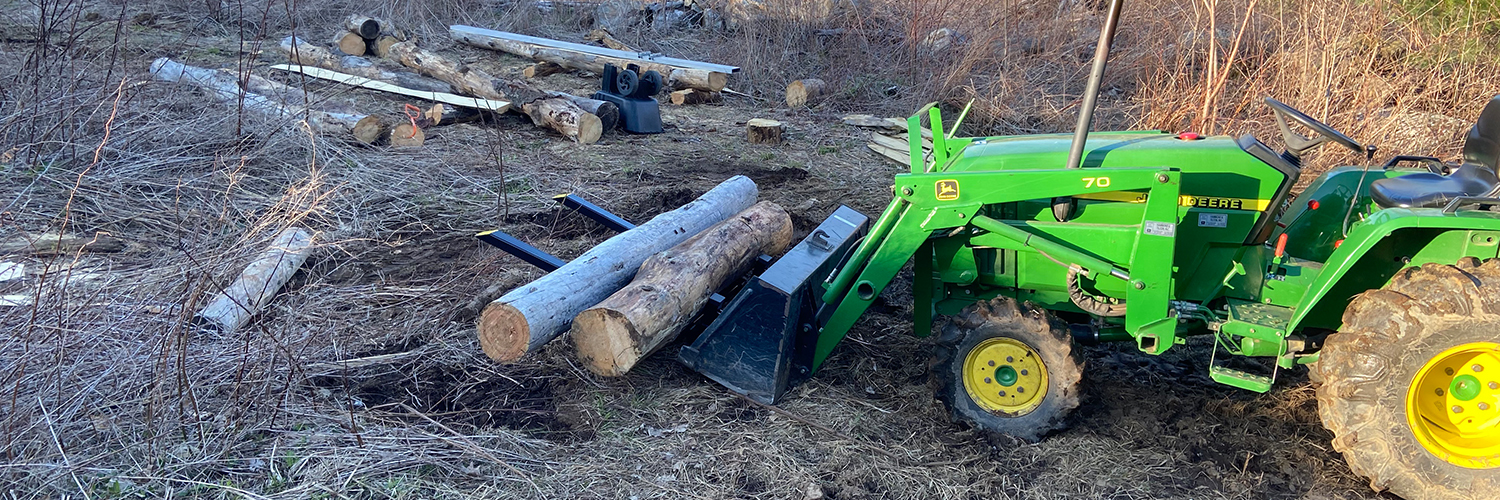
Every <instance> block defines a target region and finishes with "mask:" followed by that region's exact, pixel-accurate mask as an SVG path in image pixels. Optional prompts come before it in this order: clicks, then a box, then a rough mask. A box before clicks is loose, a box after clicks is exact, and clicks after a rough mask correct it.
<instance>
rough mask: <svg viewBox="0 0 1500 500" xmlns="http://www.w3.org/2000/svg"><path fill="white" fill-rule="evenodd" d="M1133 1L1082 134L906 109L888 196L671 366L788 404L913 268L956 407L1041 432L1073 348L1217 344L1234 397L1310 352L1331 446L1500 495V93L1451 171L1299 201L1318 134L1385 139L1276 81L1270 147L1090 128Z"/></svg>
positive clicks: (1349, 172)
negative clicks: (958, 122) (1283, 93)
mask: <svg viewBox="0 0 1500 500" xmlns="http://www.w3.org/2000/svg"><path fill="white" fill-rule="evenodd" d="M1119 8H1120V6H1119V0H1114V1H1113V2H1112V3H1111V6H1110V15H1109V18H1108V21H1107V22H1106V29H1104V30H1103V31H1102V35H1101V38H1102V39H1101V43H1100V50H1099V52H1098V54H1097V56H1096V61H1095V66H1094V73H1093V75H1092V77H1091V81H1090V84H1089V89H1090V90H1089V93H1090V94H1089V95H1087V96H1085V97H1086V100H1085V103H1084V109H1083V110H1082V111H1081V112H1080V113H1081V114H1082V116H1081V117H1080V120H1079V122H1080V123H1079V127H1078V130H1077V131H1076V133H1075V134H1072V136H1073V137H1072V138H1071V139H1070V137H1069V135H1064V134H1054V135H1036V136H1017V137H972V138H953V137H948V136H947V134H945V133H944V132H943V126H944V124H943V121H942V118H941V116H940V114H939V113H938V111H937V110H936V109H934V110H931V112H930V114H929V116H928V118H929V123H930V125H931V130H932V142H933V144H932V151H931V153H930V155H931V156H930V157H924V156H925V155H924V152H923V149H922V137H921V136H920V135H918V132H919V131H920V129H921V127H920V125H921V124H920V122H919V120H918V118H919V117H916V116H914V117H912V118H911V119H910V120H909V127H908V130H909V131H910V134H911V137H910V142H911V160H912V161H911V172H910V173H905V174H900V175H897V176H895V182H894V186H893V188H892V189H893V196H894V199H893V200H892V201H891V203H890V205H889V206H887V207H886V208H885V210H884V211H883V212H882V213H881V214H880V215H879V216H878V217H876V218H875V219H874V220H873V221H869V220H867V219H866V218H865V216H863V215H861V214H859V213H858V212H855V211H853V210H850V209H847V208H841V209H840V210H839V211H837V212H835V214H834V215H833V216H832V217H830V218H829V219H828V220H827V221H825V222H824V223H823V224H822V225H821V226H819V227H818V228H817V230H815V231H814V232H813V233H812V235H811V236H810V237H809V238H807V239H806V240H805V241H803V242H801V243H800V244H798V245H797V246H796V247H795V248H794V249H793V250H792V251H790V252H789V253H788V254H787V255H786V256H784V257H782V258H781V259H780V260H778V261H777V262H775V263H773V264H772V265H771V267H770V268H768V269H767V270H766V272H765V273H763V274H761V275H760V276H758V277H756V278H754V279H752V280H751V282H750V283H749V284H747V285H745V287H744V288H743V291H741V292H740V293H739V294H738V295H737V296H736V297H734V299H732V300H731V301H730V302H729V304H728V305H727V306H726V307H725V308H724V310H723V313H722V314H720V315H719V316H718V317H717V319H716V320H714V322H713V323H712V324H710V325H709V326H708V327H707V328H706V329H705V330H704V332H703V333H702V334H701V335H700V336H699V337H698V339H697V340H696V341H694V342H693V343H692V345H689V346H686V347H684V348H683V349H682V352H681V353H680V354H679V359H680V360H682V361H683V362H684V363H686V364H687V365H688V366H690V367H693V368H694V369H696V370H698V371H699V372H701V373H703V374H705V375H706V376H708V377H710V378H712V379H714V380H716V381H718V382H720V383H722V384H723V385H725V386H727V387H729V388H731V389H733V390H735V391H737V392H741V393H744V394H747V395H748V396H750V397H752V398H755V399H757V400H760V401H763V402H768V403H769V402H774V401H776V400H777V398H779V397H781V396H782V395H783V394H784V393H785V392H786V391H787V389H788V388H789V387H791V386H793V385H795V384H797V383H798V382H800V381H802V380H806V379H807V378H808V377H811V376H812V375H813V374H814V373H816V372H817V370H818V369H819V367H821V366H822V365H823V363H824V362H825V361H826V360H827V359H828V357H829V355H830V354H831V353H832V352H833V350H834V349H835V347H836V346H837V345H838V343H839V341H840V340H841V339H843V338H844V336H845V334H846V333H847V332H848V331H849V329H850V327H852V326H853V325H854V324H855V322H856V320H857V319H858V318H859V317H860V315H861V314H863V313H864V311H865V310H866V309H867V308H869V307H870V305H871V304H872V302H873V301H874V300H875V298H876V296H878V295H879V294H880V293H881V291H882V290H884V289H885V287H886V286H887V285H888V284H889V283H890V282H891V280H892V279H893V278H894V277H895V276H896V274H897V273H898V272H899V271H900V270H901V269H902V268H903V267H904V266H905V265H906V263H907V262H908V261H911V262H913V267H914V271H915V273H914V286H913V295H914V297H915V302H916V304H915V307H914V311H915V313H914V317H913V318H912V320H913V321H912V322H913V327H914V331H913V332H912V333H913V334H914V335H916V336H919V337H927V336H932V335H933V333H935V332H933V331H932V328H933V325H934V321H935V319H936V318H937V317H939V316H945V317H947V319H946V320H944V321H941V324H943V325H944V326H943V327H942V329H941V331H940V332H936V333H938V334H937V335H936V339H935V342H934V344H935V350H936V352H937V356H938V358H939V361H940V362H939V363H938V364H937V370H936V371H935V373H934V374H933V375H934V377H935V378H936V379H937V380H938V382H939V385H940V386H941V389H940V391H939V394H938V397H939V398H940V399H942V400H943V401H944V402H945V403H946V404H947V405H948V406H949V408H950V409H951V410H952V414H953V415H954V416H955V417H956V418H958V419H961V420H964V421H967V422H970V423H973V424H975V425H977V426H979V427H982V428H984V429H988V430H991V431H996V432H1001V433H1005V434H1009V435H1012V436H1016V437H1019V438H1023V439H1028V440H1037V439H1040V438H1041V437H1043V436H1044V435H1045V434H1046V433H1048V432H1050V431H1052V430H1055V429H1057V428H1059V427H1060V426H1061V425H1062V424H1063V422H1064V417H1065V416H1066V415H1067V414H1068V413H1069V412H1070V411H1071V410H1073V409H1074V408H1075V407H1077V405H1078V404H1079V400H1078V393H1079V391H1078V384H1079V382H1080V380H1081V379H1082V377H1081V373H1082V370H1083V365H1082V363H1081V362H1080V361H1079V359H1080V358H1079V355H1078V350H1079V347H1078V346H1079V345H1080V344H1088V343H1094V342H1102V341H1124V342H1133V343H1134V344H1135V345H1136V347H1137V348H1138V349H1140V351H1141V352H1143V353H1145V354H1147V355H1155V354H1161V353H1164V352H1166V351H1168V350H1169V349H1172V348H1173V347H1174V346H1177V345H1182V344H1184V343H1185V342H1186V341H1187V339H1188V337H1191V336H1204V337H1208V338H1209V339H1210V340H1209V343H1210V344H1211V345H1212V346H1213V349H1212V354H1210V355H1209V356H1208V359H1205V360H1204V362H1205V363H1206V364H1207V365H1208V373H1209V374H1210V376H1211V378H1212V379H1213V380H1215V381H1218V382H1220V383H1223V384H1227V385H1230V386H1234V387H1238V388H1241V389H1246V390H1251V391H1257V392H1266V391H1268V390H1269V389H1270V388H1271V387H1272V385H1273V382H1274V381H1275V379H1276V377H1277V376H1278V375H1279V374H1280V373H1281V371H1282V370H1288V369H1292V368H1294V367H1296V366H1298V365H1311V370H1312V371H1311V373H1312V378H1313V379H1314V380H1315V381H1321V385H1319V386H1318V389H1317V396H1318V403H1319V412H1320V414H1321V417H1322V419H1323V422H1324V424H1325V425H1326V426H1327V427H1328V428H1329V429H1330V430H1331V431H1332V432H1333V434H1334V436H1335V438H1334V442H1333V445H1334V448H1335V449H1336V450H1338V451H1340V452H1342V453H1343V454H1344V455H1345V457H1346V458H1347V460H1348V461H1349V464H1350V466H1351V468H1352V469H1353V470H1354V471H1355V472H1357V473H1359V474H1362V475H1364V476H1365V477H1367V478H1369V480H1370V482H1371V485H1372V486H1373V487H1375V488H1376V489H1382V490H1384V489H1388V490H1390V491H1392V492H1394V493H1396V494H1398V495H1401V496H1403V497H1405V498H1408V499H1413V500H1415V499H1424V498H1474V499H1477V498H1497V495H1500V259H1497V258H1496V257H1497V255H1500V213H1497V211H1496V207H1500V198H1497V196H1500V182H1497V178H1496V168H1497V163H1496V162H1497V157H1500V96H1497V97H1496V98H1495V99H1494V100H1492V101H1490V103H1489V105H1488V106H1486V107H1485V108H1484V110H1483V112H1482V113H1481V115H1480V117H1479V120H1478V122H1477V123H1476V124H1475V125H1474V127H1473V128H1472V129H1471V130H1470V132H1469V135H1468V140H1467V142H1466V144H1465V147H1464V156H1463V162H1461V163H1460V164H1457V165H1452V164H1445V163H1443V162H1441V161H1439V160H1437V159H1435V158H1424V157H1409V156H1396V157H1394V158H1392V159H1391V161H1389V162H1387V163H1386V164H1384V165H1382V166H1372V165H1364V166H1348V167H1339V168H1334V169H1332V170H1330V171H1328V172H1327V173H1325V174H1323V175H1321V176H1319V177H1318V178H1317V179H1315V180H1313V181H1312V182H1311V184H1310V185H1308V187H1307V188H1306V189H1305V190H1303V191H1302V192H1301V193H1300V194H1298V195H1296V196H1293V193H1292V189H1293V186H1295V185H1297V183H1298V180H1299V177H1300V176H1301V173H1302V158H1303V157H1304V156H1305V155H1306V153H1308V152H1309V151H1310V150H1312V149H1314V148H1317V147H1319V146H1321V145H1324V144H1326V143H1333V144H1335V145H1337V146H1339V147H1344V148H1348V149H1350V150H1352V151H1354V152H1357V153H1360V154H1363V155H1365V157H1366V159H1367V160H1372V159H1373V157H1374V155H1375V153H1376V150H1375V148H1374V147H1373V146H1371V147H1366V146H1364V145H1362V144H1361V143H1359V142H1357V141H1355V140H1353V139H1350V138H1349V137H1348V136H1345V135H1344V134H1342V133H1340V132H1338V131H1337V130H1335V129H1333V128H1332V127H1329V126H1328V125H1326V124H1323V123H1322V122H1319V121H1318V120H1315V119H1313V118H1311V117H1309V116H1307V115H1305V114H1303V113H1301V112H1299V111H1297V110H1296V109H1294V108H1292V107H1291V106H1288V105H1286V104H1283V103H1281V102H1279V101H1276V100H1274V99H1270V98H1267V99H1266V100H1265V102H1266V104H1267V105H1268V106H1270V107H1271V109H1272V110H1273V111H1274V113H1275V117H1276V120H1277V123H1278V125H1279V128H1280V131H1281V134H1282V143H1283V144H1284V149H1283V150H1282V151H1280V152H1277V151H1275V150H1273V149H1272V148H1271V147H1269V146H1267V145H1265V144H1264V143H1262V142H1261V141H1260V140H1259V139H1257V138H1256V137H1254V136H1252V135H1248V134H1247V135H1244V136H1241V137H1238V138H1235V137H1230V136H1211V137H1200V136H1197V135H1195V134H1190V133H1183V134H1169V133H1165V132H1160V131H1125V132H1100V133H1092V134H1089V133H1087V132H1088V129H1089V116H1090V115H1091V114H1092V108H1093V99H1092V97H1093V94H1094V93H1096V92H1097V89H1098V80H1099V78H1100V76H1101V75H1102V72H1103V70H1104V60H1105V57H1106V55H1107V52H1108V46H1109V42H1110V40H1109V38H1110V37H1111V36H1112V34H1113V32H1114V24H1115V21H1116V19H1118V13H1119ZM1294 127H1295V128H1296V129H1297V130H1306V131H1310V133H1311V134H1310V135H1311V136H1310V137H1309V136H1306V135H1303V133H1305V132H1301V133H1299V132H1296V131H1294ZM927 165H931V167H928V166H927ZM1231 362H1232V363H1231ZM1231 365H1233V366H1231ZM1254 367H1259V368H1258V369H1257V368H1254Z"/></svg>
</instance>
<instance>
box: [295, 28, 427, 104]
mask: <svg viewBox="0 0 1500 500" xmlns="http://www.w3.org/2000/svg"><path fill="white" fill-rule="evenodd" d="M280 48H281V52H282V53H285V54H286V55H287V59H288V60H290V61H291V62H293V63H296V64H300V65H303V66H311V67H316V68H323V69H327V70H333V71H338V72H340V73H347V74H350V75H354V76H358V77H362V78H368V79H371V80H376V81H382V82H387V83H392V84H395V85H397V86H400V87H406V88H409V89H412V90H421V91H424V92H452V91H453V86H451V85H448V84H447V83H443V82H441V81H438V80H434V79H432V78H427V77H424V76H421V75H417V74H415V73H411V72H407V71H388V70H384V69H381V68H379V67H376V66H375V63H372V62H370V60H368V59H365V58H363V57H354V56H344V57H339V56H335V55H333V53H332V52H329V51H328V50H327V49H324V48H322V47H318V46H316V45H313V44H310V43H307V41H306V40H302V39H299V38H295V37H286V38H283V39H282V40H281V45H280Z"/></svg>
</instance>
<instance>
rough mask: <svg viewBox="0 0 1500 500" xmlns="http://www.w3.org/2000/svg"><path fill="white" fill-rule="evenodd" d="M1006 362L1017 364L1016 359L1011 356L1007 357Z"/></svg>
mask: <svg viewBox="0 0 1500 500" xmlns="http://www.w3.org/2000/svg"><path fill="white" fill-rule="evenodd" d="M1005 362H1006V363H1015V362H1016V358H1014V357H1011V356H1006V357H1005Z"/></svg>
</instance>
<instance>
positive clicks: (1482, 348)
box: [1406, 342, 1500, 469]
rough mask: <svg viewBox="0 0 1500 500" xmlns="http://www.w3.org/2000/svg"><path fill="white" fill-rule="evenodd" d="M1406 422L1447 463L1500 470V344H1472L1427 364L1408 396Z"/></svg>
mask: <svg viewBox="0 0 1500 500" xmlns="http://www.w3.org/2000/svg"><path fill="white" fill-rule="evenodd" d="M1406 421H1407V424H1408V425H1410V426H1411V431H1412V433H1413V434H1415V435H1416V437H1417V441H1418V442H1420V443H1422V447H1424V448H1427V451H1428V452H1431V453H1432V454H1433V455H1436V456H1438V457H1440V458H1442V459H1443V460H1447V461H1448V463H1451V464H1453V465H1457V466H1459V467H1467V468H1470V469H1493V468H1496V467H1500V344H1497V343H1494V342H1472V343H1468V344H1463V345H1460V346H1457V347H1453V348H1451V349H1448V350H1446V351H1443V352H1441V353H1439V354H1438V355H1437V356H1433V357H1432V359H1429V360H1427V364H1425V365H1423V366H1422V369H1421V370H1418V371H1417V376H1416V377H1415V378H1413V379H1412V382H1411V387H1410V388H1409V389H1407V391H1406Z"/></svg>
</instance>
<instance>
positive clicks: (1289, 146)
mask: <svg viewBox="0 0 1500 500" xmlns="http://www.w3.org/2000/svg"><path fill="white" fill-rule="evenodd" d="M1266 105H1267V106H1270V107H1271V110H1272V111H1275V112H1276V125H1277V126H1278V127H1281V139H1282V141H1283V142H1285V143H1286V150H1287V152H1289V153H1291V154H1292V156H1295V157H1298V158H1301V157H1302V154H1303V153H1306V152H1308V151H1310V150H1312V149H1313V148H1316V147H1318V146H1321V145H1323V143H1325V142H1328V141H1333V142H1335V143H1338V144H1339V145H1341V146H1344V147H1346V148H1349V150H1350V151H1353V152H1355V153H1364V152H1365V147H1364V145H1362V144H1360V143H1359V142H1357V141H1355V140H1354V139H1350V138H1349V136H1347V135H1344V133H1343V132H1339V131H1337V130H1334V129H1333V127H1330V126H1328V125H1327V124H1325V123H1323V122H1320V121H1317V120H1314V119H1313V118H1312V117H1311V116H1307V115H1306V114H1303V113H1302V112H1301V111H1297V110H1296V109H1294V108H1292V107H1291V106H1288V105H1286V103H1283V102H1281V101H1278V100H1275V99H1272V98H1270V97H1267V98H1266ZM1288 119H1290V120H1291V121H1294V122H1297V124H1298V125H1302V126H1304V127H1307V128H1309V129H1312V131H1313V132H1317V133H1318V136H1317V137H1314V138H1312V139H1309V138H1307V137H1305V136H1303V135H1302V134H1299V133H1296V132H1293V131H1292V128H1291V127H1290V126H1289V125H1288V124H1287V120H1288Z"/></svg>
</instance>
